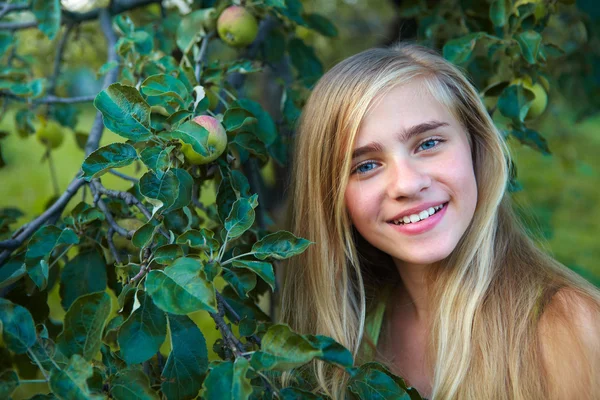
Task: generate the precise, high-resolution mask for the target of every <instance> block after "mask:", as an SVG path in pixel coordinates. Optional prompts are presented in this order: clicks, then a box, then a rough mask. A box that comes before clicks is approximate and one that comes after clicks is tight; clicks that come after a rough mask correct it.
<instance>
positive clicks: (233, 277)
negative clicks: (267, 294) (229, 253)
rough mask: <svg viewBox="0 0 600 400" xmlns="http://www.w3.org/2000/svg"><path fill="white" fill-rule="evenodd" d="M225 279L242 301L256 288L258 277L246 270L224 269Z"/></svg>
mask: <svg viewBox="0 0 600 400" xmlns="http://www.w3.org/2000/svg"><path fill="white" fill-rule="evenodd" d="M222 276H223V279H225V281H226V282H227V283H229V284H230V285H231V287H232V288H233V289H234V290H235V292H236V293H237V294H238V296H240V298H241V299H247V298H248V292H250V291H251V290H252V289H254V288H255V287H256V275H255V274H254V273H253V272H251V271H248V270H246V269H236V268H224V272H223V275H222Z"/></svg>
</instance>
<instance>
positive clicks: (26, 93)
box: [9, 78, 47, 99]
mask: <svg viewBox="0 0 600 400" xmlns="http://www.w3.org/2000/svg"><path fill="white" fill-rule="evenodd" d="M46 84H47V81H46V79H44V78H38V79H34V80H32V81H29V82H26V83H15V84H14V85H11V86H10V87H9V90H10V91H11V92H12V94H14V95H15V96H19V97H30V98H32V99H37V98H39V97H41V96H42V94H44V91H45V90H46Z"/></svg>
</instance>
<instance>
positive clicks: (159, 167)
mask: <svg viewBox="0 0 600 400" xmlns="http://www.w3.org/2000/svg"><path fill="white" fill-rule="evenodd" d="M174 148H175V146H168V147H167V148H165V149H163V148H162V147H158V146H154V147H146V148H145V149H144V150H142V151H141V153H140V159H141V160H142V162H143V163H144V164H145V165H146V167H148V169H150V170H152V171H154V173H155V174H156V176H157V177H158V178H161V177H162V175H163V173H164V171H165V170H166V169H167V168H169V166H170V161H169V155H170V153H171V151H172V150H173V149H174Z"/></svg>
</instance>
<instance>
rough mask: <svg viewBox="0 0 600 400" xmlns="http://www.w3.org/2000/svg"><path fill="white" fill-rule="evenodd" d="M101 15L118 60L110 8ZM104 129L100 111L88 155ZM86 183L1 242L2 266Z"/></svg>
mask: <svg viewBox="0 0 600 400" xmlns="http://www.w3.org/2000/svg"><path fill="white" fill-rule="evenodd" d="M99 15H100V26H101V28H102V32H103V33H104V36H105V37H106V42H107V47H108V60H109V61H110V60H116V59H117V54H116V52H115V49H114V47H115V43H116V42H117V36H116V35H115V33H114V31H113V30H112V23H111V20H110V14H109V13H108V10H106V9H102V10H100V11H99ZM117 76H118V70H117V69H116V68H114V69H113V70H111V71H109V72H108V73H107V74H106V76H105V77H104V85H103V86H104V87H105V88H106V87H108V86H109V85H110V84H111V83H113V82H115V81H116V80H117ZM103 130H104V124H103V123H102V114H101V113H100V112H98V114H96V119H95V120H94V125H93V126H92V129H91V131H90V135H89V137H88V141H87V143H86V145H85V155H86V157H87V156H88V155H89V154H90V153H91V152H92V151H94V150H96V149H97V148H98V146H99V143H100V138H101V137H102V132H103ZM84 183H85V181H84V180H83V179H82V178H81V177H79V176H77V177H75V178H74V179H73V180H72V181H71V183H69V186H67V189H66V190H65V192H64V193H63V194H62V195H61V196H60V197H59V198H58V200H56V202H54V204H52V205H51V206H50V207H49V208H48V209H47V210H46V211H44V212H43V213H42V214H41V215H40V216H39V217H37V218H35V219H34V220H33V221H31V222H29V223H27V224H26V225H25V228H22V229H21V228H20V229H19V230H21V232H20V233H19V234H18V235H15V236H14V237H13V238H12V239H10V240H5V241H3V242H0V249H5V250H4V251H2V252H1V253H0V266H2V265H4V263H5V262H6V261H7V260H8V258H9V257H10V255H11V254H12V252H13V251H14V250H15V249H17V248H19V247H20V246H22V245H23V243H25V241H26V240H27V239H29V237H31V235H33V234H34V233H35V231H37V230H38V228H40V227H41V226H42V225H44V223H46V221H48V220H49V219H50V218H52V217H53V216H54V215H56V214H60V213H62V211H63V210H64V208H65V207H66V206H67V203H68V202H69V200H71V198H72V197H73V196H75V194H76V193H77V191H78V190H79V188H81V186H83V184H84Z"/></svg>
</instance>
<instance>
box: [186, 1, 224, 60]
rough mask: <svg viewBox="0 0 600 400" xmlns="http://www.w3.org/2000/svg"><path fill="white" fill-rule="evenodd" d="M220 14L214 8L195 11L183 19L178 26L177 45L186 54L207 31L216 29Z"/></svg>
mask: <svg viewBox="0 0 600 400" xmlns="http://www.w3.org/2000/svg"><path fill="white" fill-rule="evenodd" d="M217 17H218V15H217V12H216V10H215V9H214V8H206V9H200V10H196V11H193V12H191V13H189V14H187V15H186V16H185V17H183V18H182V19H181V23H180V24H179V27H178V28H177V38H176V43H177V47H179V49H180V50H181V51H182V52H183V53H184V54H185V53H188V52H189V51H190V49H191V48H192V46H193V45H194V44H195V43H196V42H197V41H198V40H199V39H200V38H201V37H202V36H204V35H205V34H206V33H207V32H206V30H207V29H208V30H212V29H214V26H213V25H214V21H216V19H217Z"/></svg>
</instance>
